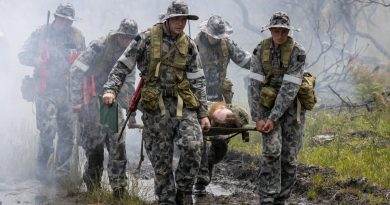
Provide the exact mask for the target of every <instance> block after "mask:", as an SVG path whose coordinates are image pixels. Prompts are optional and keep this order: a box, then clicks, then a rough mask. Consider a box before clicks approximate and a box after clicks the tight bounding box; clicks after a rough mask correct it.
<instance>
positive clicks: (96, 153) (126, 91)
mask: <svg viewBox="0 0 390 205" xmlns="http://www.w3.org/2000/svg"><path fill="white" fill-rule="evenodd" d="M130 23H132V24H131V25H135V27H136V24H135V22H127V21H122V23H121V25H122V24H126V26H127V27H131V25H130V26H128V25H127V24H130ZM127 27H123V28H127ZM121 28H122V26H121V27H120V29H118V31H117V32H115V31H114V32H110V33H109V34H108V35H106V36H105V37H102V38H100V39H98V40H96V41H93V42H91V44H90V45H89V46H88V48H87V49H86V51H85V52H83V53H82V54H81V55H80V56H79V58H78V59H77V60H76V62H75V63H74V64H73V65H72V73H71V90H72V92H71V96H72V103H73V104H74V105H78V104H83V103H84V102H83V78H88V77H89V78H91V77H93V78H94V82H95V88H96V89H95V90H96V93H97V94H100V93H102V92H103V84H104V83H105V82H106V80H107V76H108V74H109V73H110V71H111V68H112V67H113V66H114V64H115V63H116V61H117V60H118V58H119V57H120V56H121V55H122V53H123V51H124V50H125V49H126V48H121V47H120V46H119V44H118V41H117V38H118V37H119V36H118V34H121V35H123V33H124V32H125V31H124V29H121ZM134 29H136V28H133V29H129V28H128V29H127V30H126V31H127V32H134ZM134 84H135V72H132V73H131V74H130V75H129V76H128V77H127V78H126V84H124V86H123V87H122V89H121V92H120V96H119V97H118V103H119V105H120V107H121V108H124V109H127V106H128V102H129V99H130V96H131V95H132V93H133V92H134ZM99 106H101V105H99V103H98V97H97V96H91V101H90V102H88V104H84V105H83V106H82V112H81V113H80V122H81V125H82V126H81V127H82V128H83V129H82V131H83V132H82V135H81V146H82V147H83V149H84V150H85V152H86V156H87V159H88V162H87V164H86V166H85V172H84V176H83V179H84V182H86V184H87V186H88V189H93V188H96V187H99V186H100V181H101V176H102V173H103V161H104V145H105V146H106V148H107V150H108V153H109V159H108V167H107V170H108V177H109V180H110V184H111V187H112V189H113V190H116V189H124V188H126V186H127V176H126V164H127V158H126V148H125V139H126V138H122V139H123V140H122V142H120V143H119V144H118V142H117V140H118V134H117V133H114V132H113V131H112V130H110V129H108V127H107V126H104V125H101V123H100V107H99ZM102 106H104V105H102ZM118 116H119V120H118V122H119V123H118V124H119V125H118V127H120V126H121V125H122V124H123V115H122V112H121V109H119V111H118ZM123 135H126V133H123Z"/></svg>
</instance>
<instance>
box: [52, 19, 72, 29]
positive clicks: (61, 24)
mask: <svg viewBox="0 0 390 205" xmlns="http://www.w3.org/2000/svg"><path fill="white" fill-rule="evenodd" d="M72 24H73V21H71V20H69V19H66V18H62V17H59V16H55V20H54V27H55V28H56V29H57V30H60V31H62V30H65V29H67V28H69V27H70V26H72Z"/></svg>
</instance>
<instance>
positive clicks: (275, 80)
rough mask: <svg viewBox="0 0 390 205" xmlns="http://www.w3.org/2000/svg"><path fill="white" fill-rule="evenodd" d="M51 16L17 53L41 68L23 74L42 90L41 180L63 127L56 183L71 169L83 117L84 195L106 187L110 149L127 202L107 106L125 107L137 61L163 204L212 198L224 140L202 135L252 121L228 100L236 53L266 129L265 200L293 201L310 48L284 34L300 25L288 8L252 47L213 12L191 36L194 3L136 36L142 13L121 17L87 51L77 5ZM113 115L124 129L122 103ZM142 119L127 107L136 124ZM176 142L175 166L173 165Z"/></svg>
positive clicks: (178, 5) (121, 147)
mask: <svg viewBox="0 0 390 205" xmlns="http://www.w3.org/2000/svg"><path fill="white" fill-rule="evenodd" d="M54 18H55V19H54V21H53V22H51V23H49V21H48V23H47V24H46V25H44V26H42V27H40V28H39V29H38V30H36V31H35V32H33V33H32V34H31V36H30V37H29V39H28V40H27V42H26V43H25V45H24V47H23V51H22V52H20V54H19V60H20V62H21V63H22V64H24V65H27V66H32V67H35V70H34V76H33V78H25V79H24V80H23V84H27V85H31V86H26V85H25V86H24V88H25V89H23V90H22V91H23V92H34V93H35V94H34V95H33V97H28V100H30V101H34V102H35V103H36V121H37V127H38V129H39V131H40V141H39V153H38V166H37V167H38V169H37V177H38V179H40V180H42V181H48V180H50V179H49V178H48V176H49V173H48V169H47V163H48V161H49V156H50V155H51V154H52V153H53V151H54V148H53V139H54V137H55V136H56V134H57V135H58V142H57V149H56V153H54V154H55V156H56V160H55V165H54V167H55V175H54V177H55V180H57V181H60V180H61V179H63V178H64V177H66V176H67V175H68V174H69V173H68V172H67V171H68V170H69V166H70V156H71V152H72V146H73V143H74V134H75V133H74V129H73V127H74V123H75V122H78V123H79V125H80V127H81V133H80V136H81V137H80V139H79V144H80V145H81V146H82V148H83V149H84V150H85V153H86V157H87V164H86V166H85V170H84V175H83V180H84V182H85V184H86V186H87V189H88V191H93V190H96V189H99V188H100V183H101V177H102V173H103V169H104V167H103V160H104V147H106V148H107V150H108V153H109V159H108V165H107V172H108V176H109V181H110V185H111V187H112V190H113V196H114V197H115V198H117V199H120V198H122V197H123V196H124V195H125V194H126V193H127V189H126V188H127V176H126V165H127V158H126V148H125V140H124V138H120V137H119V135H118V132H117V131H115V130H114V129H112V127H111V126H108V125H107V124H104V123H102V121H101V119H100V118H101V113H100V112H101V108H102V107H103V106H108V107H110V106H112V104H113V103H116V102H118V104H119V107H120V108H123V109H127V106H128V105H127V101H128V99H129V97H130V96H132V94H133V92H134V87H135V85H134V84H135V67H136V66H137V68H138V70H139V71H140V77H141V78H142V79H143V81H144V85H143V87H142V89H141V103H140V105H139V106H138V109H139V110H140V111H141V112H142V121H143V124H144V129H143V132H142V138H143V140H144V147H145V149H146V152H147V155H148V157H149V159H150V161H151V164H152V166H153V169H154V184H155V194H156V196H157V200H158V203H159V204H177V205H181V204H192V194H193V193H195V194H198V195H199V196H202V195H204V194H205V193H206V191H205V190H206V189H205V188H206V186H207V185H208V184H209V183H210V181H211V178H212V173H213V166H214V164H216V163H218V162H219V161H220V160H221V159H222V158H223V155H224V154H225V153H226V150H227V143H228V141H226V140H225V141H224V140H217V141H212V142H211V143H209V142H207V141H206V140H205V139H204V137H203V134H202V133H207V131H208V130H209V129H210V127H217V126H218V127H242V126H243V125H245V124H248V123H249V121H250V119H249V115H248V114H247V113H246V111H245V110H244V109H242V108H240V107H239V106H236V105H232V104H231V103H232V98H233V91H232V86H233V84H232V82H231V81H230V80H228V79H227V76H226V73H227V67H228V64H229V62H230V60H232V61H233V62H235V63H236V64H237V65H239V66H240V67H242V68H244V69H250V71H251V72H250V76H249V77H250V82H251V83H250V86H249V88H248V89H249V104H250V109H251V111H250V113H251V116H252V120H253V121H255V122H256V130H257V131H259V132H261V133H262V134H263V154H262V163H261V165H259V166H260V167H261V170H260V174H259V186H258V187H259V194H260V204H284V203H285V201H286V200H287V199H288V197H289V195H290V193H291V189H292V186H293V184H294V180H295V173H296V165H295V161H296V157H297V154H298V151H299V149H300V147H301V143H302V137H303V127H304V126H303V125H304V117H305V109H304V108H302V109H301V108H299V109H297V107H300V103H299V101H298V100H297V97H296V96H297V93H298V90H299V87H300V84H301V82H302V78H303V68H304V64H305V51H304V50H303V48H302V46H300V45H299V44H298V43H297V42H295V41H294V40H293V39H292V38H291V37H289V36H288V33H289V31H290V30H295V28H294V27H292V26H290V20H289V17H288V16H287V14H286V13H285V12H276V13H275V14H274V15H273V16H272V17H271V20H270V23H269V25H267V26H266V27H264V28H263V30H266V29H269V30H270V31H271V35H272V37H270V38H268V39H265V40H263V41H261V42H260V43H259V44H258V45H257V46H256V48H255V49H254V51H253V54H250V53H249V52H247V51H245V50H243V49H242V48H240V47H239V46H238V45H237V44H236V43H235V42H234V41H233V40H231V39H230V34H231V33H232V32H233V28H232V26H231V25H230V24H229V23H228V22H227V21H225V20H224V19H223V18H222V17H221V16H217V15H214V16H211V17H210V18H209V19H208V20H207V21H205V22H202V23H201V24H200V30H201V31H200V33H199V34H198V35H197V36H196V38H195V40H192V39H191V38H190V37H189V36H188V35H187V34H185V33H184V28H185V26H186V23H187V21H189V20H197V19H198V16H196V15H191V14H189V10H188V6H187V4H186V3H185V2H183V1H180V0H175V1H173V2H172V3H171V4H170V5H169V7H168V9H167V12H166V14H164V15H162V16H160V19H159V20H160V21H159V22H158V23H156V24H155V25H153V26H152V27H150V28H149V29H147V30H146V31H144V32H138V26H137V23H136V22H135V21H134V20H132V19H123V20H122V21H121V22H120V25H119V28H118V29H117V30H115V31H110V32H109V33H108V34H107V35H106V36H104V37H102V38H99V39H98V40H95V41H92V42H91V43H90V44H89V46H88V47H86V45H85V40H84V37H83V35H82V34H81V32H80V31H79V30H78V29H76V28H75V27H73V26H72V23H73V22H74V20H75V10H74V8H73V6H72V5H71V4H61V5H59V6H58V8H57V10H56V12H55V13H54ZM22 87H23V86H22ZM26 87H27V88H30V89H26ZM243 89H244V88H243ZM245 89H246V88H245ZM268 90H272V91H273V93H272V92H271V94H272V95H273V96H274V99H273V100H271V101H272V102H270V101H269V100H268V101H267V102H265V100H264V99H265V98H267V96H266V94H267V93H268V94H269V92H265V91H268ZM264 93H265V94H264ZM23 96H31V95H28V94H23ZM268 97H269V95H268ZM263 101H264V102H263ZM75 116H76V117H75ZM117 118H118V122H117V123H118V124H119V125H122V124H123V122H124V120H123V116H122V112H121V110H120V109H118V115H117ZM135 123H136V120H135V115H134V114H131V116H130V120H129V124H130V125H132V124H135ZM119 139H121V140H120V141H118V140H119ZM175 147H176V148H178V153H179V162H178V166H177V168H176V169H175V170H174V169H173V167H172V159H173V153H174V149H176V148H175ZM221 152H222V153H221Z"/></svg>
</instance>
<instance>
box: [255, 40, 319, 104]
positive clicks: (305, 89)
mask: <svg viewBox="0 0 390 205" xmlns="http://www.w3.org/2000/svg"><path fill="white" fill-rule="evenodd" d="M260 44H261V47H262V49H261V51H260V55H261V64H262V66H263V70H264V74H265V82H264V86H263V89H262V90H261V99H262V100H261V102H262V105H263V106H265V107H268V108H272V107H273V105H274V102H275V100H276V97H277V93H278V92H279V90H280V87H281V85H282V83H283V76H284V74H285V72H286V71H287V69H288V67H289V65H290V60H291V55H292V51H293V49H294V47H295V46H296V43H295V42H294V40H293V39H292V38H291V37H288V39H287V42H285V43H284V44H282V45H280V49H281V55H282V56H281V61H282V62H281V63H282V66H281V67H278V68H273V67H272V53H271V49H270V48H271V44H272V37H270V38H267V39H265V40H263V41H262V42H261V43H260ZM260 44H259V45H260ZM315 79H316V78H315V77H314V76H313V75H311V74H310V73H308V72H306V71H305V72H304V75H303V79H302V84H301V87H300V89H299V91H298V95H297V98H298V107H300V106H301V104H302V106H303V107H304V108H305V109H306V110H311V109H313V107H314V105H315V103H316V102H317V98H316V96H315V93H314V86H315ZM299 109H300V108H299Z"/></svg>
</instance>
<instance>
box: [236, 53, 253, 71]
mask: <svg viewBox="0 0 390 205" xmlns="http://www.w3.org/2000/svg"><path fill="white" fill-rule="evenodd" d="M251 57H252V55H251V54H250V53H249V52H248V51H245V59H244V60H243V61H241V63H239V64H238V65H239V66H240V67H243V66H244V65H246V64H247V63H248V62H249V61H250V60H251Z"/></svg>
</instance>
